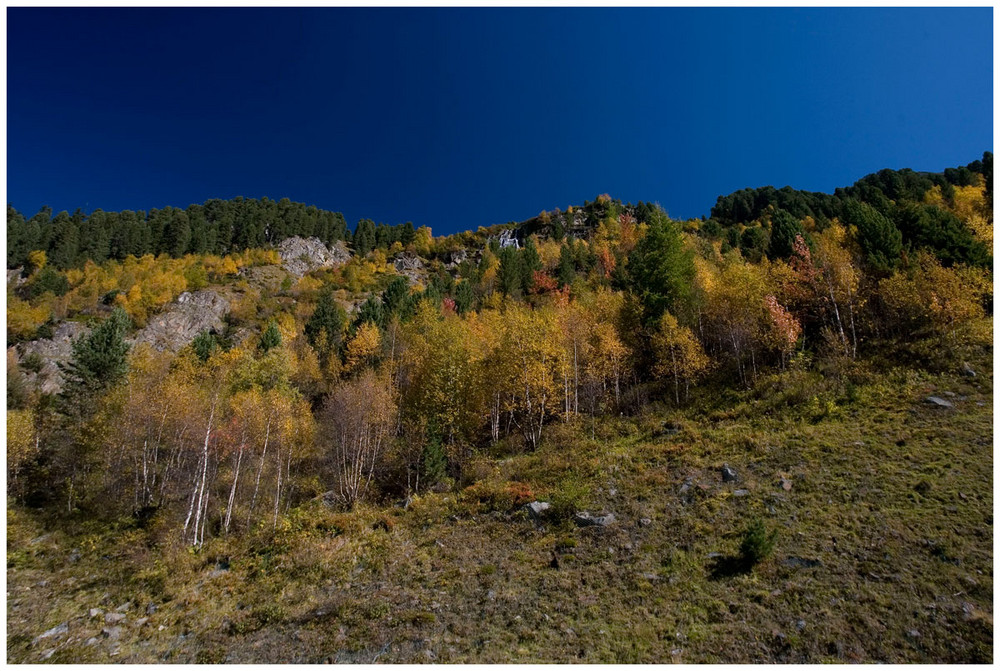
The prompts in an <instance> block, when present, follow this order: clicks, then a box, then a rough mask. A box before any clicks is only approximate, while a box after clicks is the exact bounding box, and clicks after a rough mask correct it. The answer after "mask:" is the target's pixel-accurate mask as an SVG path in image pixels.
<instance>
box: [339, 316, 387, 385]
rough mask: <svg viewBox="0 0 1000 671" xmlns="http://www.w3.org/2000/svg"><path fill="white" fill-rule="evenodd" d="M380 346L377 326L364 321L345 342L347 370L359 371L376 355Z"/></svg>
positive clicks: (380, 339) (380, 337) (379, 334)
mask: <svg viewBox="0 0 1000 671" xmlns="http://www.w3.org/2000/svg"><path fill="white" fill-rule="evenodd" d="M381 346H382V336H381V333H379V330H378V326H376V325H375V324H373V323H372V322H367V321H366V322H365V323H363V324H362V325H361V326H359V327H358V332H357V333H356V334H355V335H354V337H353V338H351V339H350V340H349V341H348V342H347V362H346V365H347V369H348V370H349V371H352V372H356V371H358V370H360V369H361V368H362V367H363V366H365V365H366V364H368V363H369V362H371V361H372V360H373V359H374V358H375V357H376V356H377V355H378V353H379V351H380V348H381Z"/></svg>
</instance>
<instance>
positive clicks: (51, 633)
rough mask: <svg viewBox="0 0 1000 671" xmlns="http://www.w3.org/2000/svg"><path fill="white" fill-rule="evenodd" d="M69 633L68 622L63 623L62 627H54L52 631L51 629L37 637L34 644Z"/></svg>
mask: <svg viewBox="0 0 1000 671" xmlns="http://www.w3.org/2000/svg"><path fill="white" fill-rule="evenodd" d="M68 631H69V624H68V623H66V622H63V623H62V624H60V625H56V626H55V627H52V628H51V629H49V630H48V631H46V632H45V633H43V634H39V635H38V636H36V637H35V640H34V641H33V643H37V642H38V641H40V640H42V639H44V638H52V637H54V636H62V635H63V634H65V633H66V632H68Z"/></svg>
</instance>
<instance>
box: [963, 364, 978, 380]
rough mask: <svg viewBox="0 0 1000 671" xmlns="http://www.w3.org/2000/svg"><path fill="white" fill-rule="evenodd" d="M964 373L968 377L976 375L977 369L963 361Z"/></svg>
mask: <svg viewBox="0 0 1000 671" xmlns="http://www.w3.org/2000/svg"><path fill="white" fill-rule="evenodd" d="M962 375H964V376H966V377H976V371H974V370H972V366H970V365H969V364H968V363H966V362H962Z"/></svg>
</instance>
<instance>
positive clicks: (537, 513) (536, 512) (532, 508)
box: [524, 501, 552, 520]
mask: <svg viewBox="0 0 1000 671" xmlns="http://www.w3.org/2000/svg"><path fill="white" fill-rule="evenodd" d="M524 507H525V508H527V510H528V512H529V513H531V516H532V517H533V518H534V519H536V520H537V519H541V517H542V513H544V512H545V511H546V510H548V509H549V508H551V507H552V505H551V504H549V503H548V502H547V501H532V502H531V503H528V504H525V506H524Z"/></svg>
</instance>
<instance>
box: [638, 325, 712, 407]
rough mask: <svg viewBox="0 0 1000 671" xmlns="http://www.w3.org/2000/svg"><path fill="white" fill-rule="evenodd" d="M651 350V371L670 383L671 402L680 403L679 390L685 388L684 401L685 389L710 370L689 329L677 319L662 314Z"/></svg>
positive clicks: (707, 360) (706, 358)
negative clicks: (671, 386)
mask: <svg viewBox="0 0 1000 671" xmlns="http://www.w3.org/2000/svg"><path fill="white" fill-rule="evenodd" d="M652 347H653V353H654V357H655V361H656V363H655V365H654V368H653V372H654V374H655V375H656V376H657V377H660V378H666V379H669V380H671V381H673V384H674V401H675V402H676V403H677V404H680V402H681V399H680V387H681V385H682V384H683V385H684V398H685V399H687V397H688V390H689V388H690V386H691V384H693V383H694V382H696V381H697V380H698V379H699V378H700V377H701V376H702V375H704V373H705V372H706V371H707V370H708V367H709V363H710V362H709V358H708V357H707V356H706V355H705V352H704V351H703V350H702V347H701V343H700V342H698V339H697V338H696V337H695V335H694V333H693V332H692V331H691V329H689V328H687V327H686V326H681V325H680V324H678V322H677V318H676V317H674V316H673V315H672V314H670V313H669V312H664V313H663V315H661V316H660V320H659V322H658V323H657V325H656V330H655V331H654V332H653V337H652Z"/></svg>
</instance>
